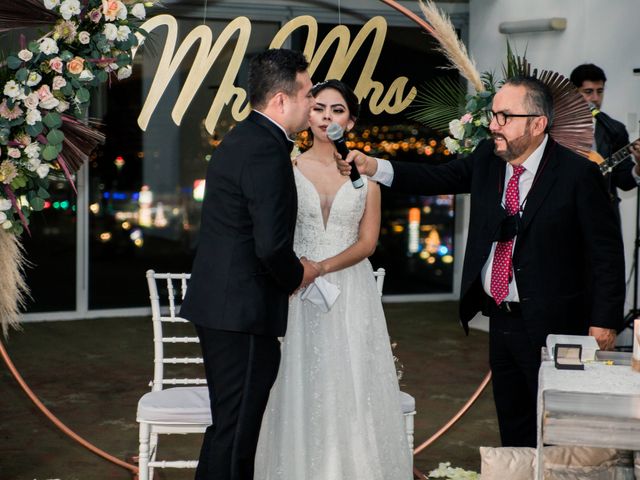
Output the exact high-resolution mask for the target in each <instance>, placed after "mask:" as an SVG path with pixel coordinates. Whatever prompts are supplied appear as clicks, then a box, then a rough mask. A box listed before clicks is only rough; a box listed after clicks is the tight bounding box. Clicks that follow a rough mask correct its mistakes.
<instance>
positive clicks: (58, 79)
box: [51, 75, 67, 90]
mask: <svg viewBox="0 0 640 480" xmlns="http://www.w3.org/2000/svg"><path fill="white" fill-rule="evenodd" d="M66 85H67V81H66V80H65V79H64V77H62V76H60V75H56V76H55V77H53V80H52V82H51V86H52V87H53V89H54V90H60V89H61V88H62V87H64V86H66Z"/></svg>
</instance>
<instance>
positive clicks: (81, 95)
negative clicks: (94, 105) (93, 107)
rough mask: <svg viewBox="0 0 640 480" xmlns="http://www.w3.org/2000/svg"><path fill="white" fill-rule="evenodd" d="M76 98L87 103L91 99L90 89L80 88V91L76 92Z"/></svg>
mask: <svg viewBox="0 0 640 480" xmlns="http://www.w3.org/2000/svg"><path fill="white" fill-rule="evenodd" d="M76 99H77V100H78V102H80V103H85V102H88V101H89V100H90V99H91V94H90V93H89V90H87V89H86V88H79V89H78V91H77V92H76Z"/></svg>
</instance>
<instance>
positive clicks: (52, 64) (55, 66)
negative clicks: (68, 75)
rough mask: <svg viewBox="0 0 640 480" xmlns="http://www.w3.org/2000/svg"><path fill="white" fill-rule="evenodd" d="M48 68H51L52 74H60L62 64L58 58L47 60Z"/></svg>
mask: <svg viewBox="0 0 640 480" xmlns="http://www.w3.org/2000/svg"><path fill="white" fill-rule="evenodd" d="M49 68H51V70H53V71H54V72H58V73H62V69H63V68H64V63H62V60H61V59H60V57H53V58H52V59H51V60H49Z"/></svg>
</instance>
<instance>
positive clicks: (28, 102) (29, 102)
mask: <svg viewBox="0 0 640 480" xmlns="http://www.w3.org/2000/svg"><path fill="white" fill-rule="evenodd" d="M22 103H24V106H25V107H27V108H38V104H39V103H40V96H39V95H38V94H37V93H36V92H32V93H30V94H29V95H27V97H26V98H25V99H24V100H23V101H22Z"/></svg>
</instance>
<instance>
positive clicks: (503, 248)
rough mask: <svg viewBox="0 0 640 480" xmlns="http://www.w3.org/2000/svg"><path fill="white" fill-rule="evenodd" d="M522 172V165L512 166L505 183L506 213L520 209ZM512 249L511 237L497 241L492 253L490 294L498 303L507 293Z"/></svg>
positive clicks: (516, 211)
mask: <svg viewBox="0 0 640 480" xmlns="http://www.w3.org/2000/svg"><path fill="white" fill-rule="evenodd" d="M523 172H524V167H523V166H521V165H518V166H516V167H513V175H511V178H510V179H509V183H508V184H507V193H506V195H505V202H504V203H505V206H506V210H507V215H518V210H519V209H520V188H519V186H518V183H519V179H520V175H522V173H523ZM512 249H513V238H512V239H511V240H507V241H506V242H498V243H497V245H496V251H495V253H494V255H493V266H492V267H491V287H490V289H489V290H490V291H491V296H492V297H493V300H494V301H495V302H496V305H500V304H501V303H502V301H503V300H504V299H505V298H507V295H508V294H509V279H510V277H511V250H512Z"/></svg>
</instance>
